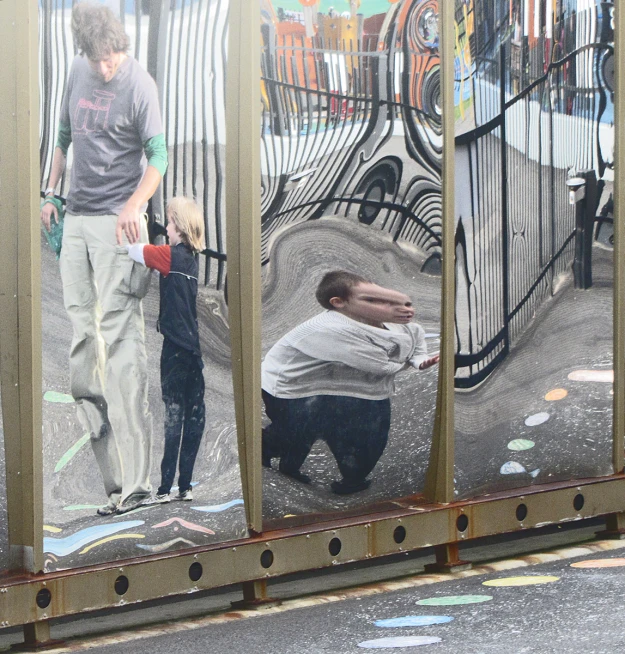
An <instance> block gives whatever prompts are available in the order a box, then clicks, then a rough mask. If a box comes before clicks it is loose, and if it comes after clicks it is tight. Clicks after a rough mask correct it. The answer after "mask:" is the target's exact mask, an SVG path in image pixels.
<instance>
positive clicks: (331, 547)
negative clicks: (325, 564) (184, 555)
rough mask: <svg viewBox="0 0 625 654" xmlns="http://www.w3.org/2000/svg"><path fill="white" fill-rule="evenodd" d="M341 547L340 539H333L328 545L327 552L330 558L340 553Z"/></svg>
mask: <svg viewBox="0 0 625 654" xmlns="http://www.w3.org/2000/svg"><path fill="white" fill-rule="evenodd" d="M341 547H343V544H342V543H341V539H340V538H333V539H332V540H331V541H330V543H329V544H328V551H329V552H330V554H331V555H332V556H337V554H338V553H339V552H340V551H341Z"/></svg>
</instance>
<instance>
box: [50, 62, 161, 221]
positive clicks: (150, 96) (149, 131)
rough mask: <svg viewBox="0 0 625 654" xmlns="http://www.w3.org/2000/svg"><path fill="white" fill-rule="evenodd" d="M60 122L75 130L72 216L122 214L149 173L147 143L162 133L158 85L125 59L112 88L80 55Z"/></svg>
mask: <svg viewBox="0 0 625 654" xmlns="http://www.w3.org/2000/svg"><path fill="white" fill-rule="evenodd" d="M60 121H61V123H63V124H65V125H69V126H70V128H71V135H72V143H73V148H74V151H73V154H74V161H73V165H72V170H71V177H70V189H69V195H68V197H67V211H69V213H71V214H75V215H84V216H98V215H105V214H119V213H120V211H121V210H122V208H123V207H124V205H125V204H126V202H127V200H128V199H129V198H130V196H131V195H132V194H133V193H134V192H135V190H136V189H137V187H138V186H139V183H140V181H141V179H142V177H143V174H144V172H145V169H146V166H147V162H146V159H145V156H144V154H143V144H144V143H145V142H146V141H147V140H148V139H150V138H152V137H154V136H157V135H159V134H162V133H163V125H162V121H161V112H160V107H159V103H158V94H157V90H156V84H155V83H154V80H153V79H152V78H151V77H150V75H149V74H148V73H147V72H146V71H145V70H143V68H141V66H140V65H139V64H138V63H137V61H136V60H135V59H133V58H132V57H126V59H124V61H123V62H122V63H121V65H120V66H119V68H118V70H117V73H116V74H115V76H114V77H113V79H112V80H111V81H110V82H108V83H107V82H104V81H103V80H102V79H101V77H99V76H98V75H97V74H96V73H95V72H94V71H93V70H92V69H91V67H90V66H89V62H88V61H87V59H86V57H83V56H77V57H76V58H75V59H74V61H73V63H72V68H71V71H70V74H69V79H68V82H67V87H66V89H65V94H64V96H63V102H62V105H61V115H60Z"/></svg>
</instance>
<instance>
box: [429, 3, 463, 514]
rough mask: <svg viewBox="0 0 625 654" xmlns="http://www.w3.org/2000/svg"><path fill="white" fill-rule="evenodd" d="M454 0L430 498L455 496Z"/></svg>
mask: <svg viewBox="0 0 625 654" xmlns="http://www.w3.org/2000/svg"><path fill="white" fill-rule="evenodd" d="M454 4H455V3H454V2H449V1H445V2H444V1H443V0H439V5H438V15H439V22H440V30H439V33H440V34H441V40H440V57H441V87H442V100H443V117H442V121H443V125H442V127H443V174H442V187H443V188H442V193H443V221H442V222H443V271H442V272H443V274H442V282H441V286H442V288H441V290H442V297H441V303H442V306H441V361H440V364H439V371H438V398H437V406H436V418H435V420H434V433H433V436H432V447H431V448H430V461H429V464H428V470H427V474H426V478H425V487H424V490H423V492H424V495H425V497H426V498H427V499H428V500H430V501H431V502H442V503H448V502H452V501H453V499H454V350H455V339H454V310H455V279H454V277H455V256H454V250H455V245H454V232H455V226H454V223H455V197H454V196H455V193H454V184H455V157H456V144H455V128H456V118H455V104H454V56H455V55H454V43H455V33H454V30H455V24H454V23H455V21H454Z"/></svg>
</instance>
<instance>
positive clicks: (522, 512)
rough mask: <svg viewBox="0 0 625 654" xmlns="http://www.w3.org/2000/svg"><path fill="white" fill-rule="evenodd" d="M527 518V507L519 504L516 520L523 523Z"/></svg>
mask: <svg viewBox="0 0 625 654" xmlns="http://www.w3.org/2000/svg"><path fill="white" fill-rule="evenodd" d="M525 518H527V506H525V504H519V506H517V508H516V519H517V520H518V521H519V522H523V520H525Z"/></svg>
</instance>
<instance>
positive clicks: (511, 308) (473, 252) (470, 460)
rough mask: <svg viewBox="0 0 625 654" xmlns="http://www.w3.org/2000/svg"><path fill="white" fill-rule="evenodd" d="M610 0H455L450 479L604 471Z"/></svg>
mask: <svg viewBox="0 0 625 654" xmlns="http://www.w3.org/2000/svg"><path fill="white" fill-rule="evenodd" d="M613 20H614V4H613V3H611V2H598V1H595V0H556V1H554V2H551V0H549V1H548V2H545V1H544V0H542V1H541V0H524V1H521V0H494V1H493V0H456V21H457V25H456V28H457V29H456V31H457V34H458V35H459V40H458V44H457V51H456V73H457V77H456V121H457V122H456V180H457V181H456V235H455V242H456V322H455V333H456V348H457V355H456V395H455V416H456V418H455V422H456V445H455V453H456V475H455V476H456V482H457V483H456V492H457V495H458V496H459V497H468V496H473V495H478V494H482V493H484V492H490V491H494V490H500V489H506V488H513V487H514V488H516V487H522V486H528V485H530V484H541V483H547V482H552V481H557V480H563V479H574V478H583V477H594V476H599V475H607V474H610V473H611V472H612V401H613V395H612V381H613V358H612V311H613V306H612V293H613V289H612V287H613V217H612V215H613V206H614V204H613V195H612V190H613V179H614V175H613V173H614V167H613V160H614V159H613V151H614V96H613V94H614V50H613V41H614V31H613V28H614V26H613Z"/></svg>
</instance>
